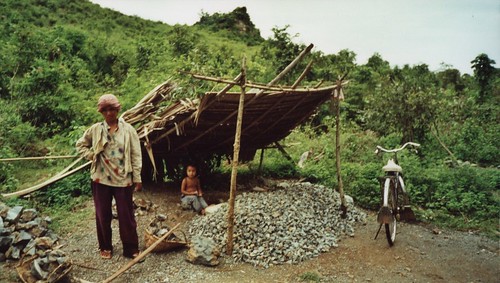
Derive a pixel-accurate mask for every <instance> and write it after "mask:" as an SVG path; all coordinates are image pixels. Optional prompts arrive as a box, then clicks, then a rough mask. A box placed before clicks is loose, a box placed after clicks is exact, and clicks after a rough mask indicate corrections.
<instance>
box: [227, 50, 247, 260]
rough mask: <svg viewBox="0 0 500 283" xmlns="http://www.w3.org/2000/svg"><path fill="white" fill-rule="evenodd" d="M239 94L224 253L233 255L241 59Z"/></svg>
mask: <svg viewBox="0 0 500 283" xmlns="http://www.w3.org/2000/svg"><path fill="white" fill-rule="evenodd" d="M241 74H242V76H241V80H240V86H241V94H240V101H239V104H238V116H237V118H236V134H235V136H234V147H233V165H232V169H231V187H230V191H229V209H228V211H227V222H228V223H227V243H226V253H227V254H228V255H232V254H233V233H234V224H235V223H234V203H235V198H236V175H237V174H238V160H239V159H240V139H241V126H242V124H243V110H244V107H243V106H244V104H245V83H246V58H245V57H243V62H242V66H241Z"/></svg>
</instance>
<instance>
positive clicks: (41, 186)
mask: <svg viewBox="0 0 500 283" xmlns="http://www.w3.org/2000/svg"><path fill="white" fill-rule="evenodd" d="M90 163H91V162H90V161H89V162H87V163H85V164H83V165H81V166H79V167H77V168H75V169H73V170H71V171H68V172H66V173H64V174H57V175H55V176H54V177H52V178H50V179H48V180H47V181H45V182H42V183H40V184H38V185H35V186H33V187H30V188H27V189H24V190H20V191H17V192H13V193H8V194H2V196H3V197H5V198H10V197H20V196H24V195H27V194H29V193H32V192H34V191H36V190H38V189H41V188H43V187H45V186H48V185H50V184H52V183H54V182H56V181H59V180H61V179H62V178H65V177H67V176H69V175H71V174H73V173H76V172H78V171H80V170H82V169H83V168H85V167H87V166H89V165H90Z"/></svg>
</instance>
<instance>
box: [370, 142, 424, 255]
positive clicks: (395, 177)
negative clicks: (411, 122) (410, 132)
mask: <svg viewBox="0 0 500 283" xmlns="http://www.w3.org/2000/svg"><path fill="white" fill-rule="evenodd" d="M408 145H413V146H420V145H419V144H417V143H411V142H410V143H406V144H404V145H403V146H402V147H401V148H399V149H392V150H388V149H385V148H383V147H381V146H377V150H376V151H375V153H379V152H387V153H393V154H394V158H393V159H389V160H388V162H387V165H385V166H384V167H383V170H384V171H385V173H386V174H385V176H384V177H383V179H382V180H383V181H382V180H381V186H382V205H381V207H380V210H379V212H378V213H377V222H378V223H379V224H380V226H379V228H378V231H377V234H376V235H375V239H376V238H377V236H378V234H379V233H380V230H381V229H382V226H385V231H386V236H387V241H388V242H389V245H390V246H392V245H393V244H394V240H395V239H396V226H397V221H399V220H400V210H401V204H400V203H399V194H400V193H401V194H402V195H403V197H404V196H406V190H405V183H404V181H403V176H402V171H403V169H402V168H401V167H400V166H399V165H398V161H397V152H398V151H400V150H403V149H404V148H405V147H406V146H408ZM406 197H407V196H406ZM403 202H404V201H403Z"/></svg>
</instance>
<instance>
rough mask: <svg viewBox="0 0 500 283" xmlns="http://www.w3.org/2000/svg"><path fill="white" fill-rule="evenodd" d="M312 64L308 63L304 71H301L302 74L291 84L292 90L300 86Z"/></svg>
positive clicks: (311, 62)
mask: <svg viewBox="0 0 500 283" xmlns="http://www.w3.org/2000/svg"><path fill="white" fill-rule="evenodd" d="M312 64H313V61H310V62H309V64H307V66H306V68H305V69H304V71H302V74H300V76H299V77H298V78H297V80H296V81H295V82H294V83H293V85H292V88H293V89H295V88H296V87H297V86H298V85H299V84H300V82H301V81H302V80H303V79H304V78H305V77H306V75H307V73H309V71H310V70H311V68H312Z"/></svg>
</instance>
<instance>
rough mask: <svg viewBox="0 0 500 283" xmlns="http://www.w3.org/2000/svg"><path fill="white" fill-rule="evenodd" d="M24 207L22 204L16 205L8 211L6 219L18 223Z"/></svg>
mask: <svg viewBox="0 0 500 283" xmlns="http://www.w3.org/2000/svg"><path fill="white" fill-rule="evenodd" d="M23 209H24V207H22V206H19V205H18V206H14V207H13V208H11V209H9V211H7V216H6V217H5V221H7V222H10V223H17V221H18V220H19V217H21V213H22V212H23Z"/></svg>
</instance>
